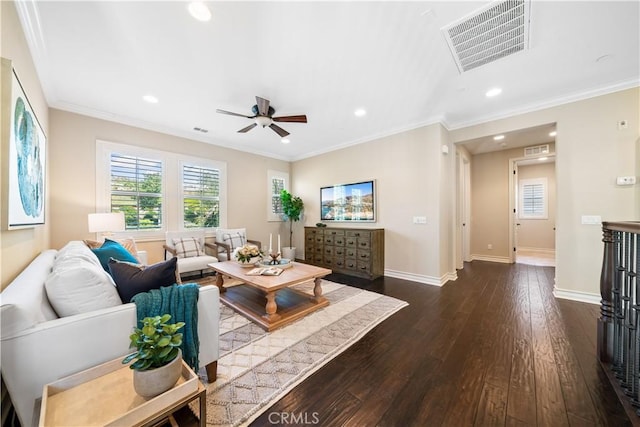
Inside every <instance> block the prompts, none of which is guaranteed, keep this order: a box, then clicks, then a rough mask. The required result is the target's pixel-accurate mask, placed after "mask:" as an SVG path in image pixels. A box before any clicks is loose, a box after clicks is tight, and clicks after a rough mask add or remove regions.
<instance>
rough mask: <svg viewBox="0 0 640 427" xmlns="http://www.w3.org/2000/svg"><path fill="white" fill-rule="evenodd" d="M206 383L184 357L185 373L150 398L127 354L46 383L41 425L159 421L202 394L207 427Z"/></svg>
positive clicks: (202, 421) (148, 423) (203, 419)
mask: <svg viewBox="0 0 640 427" xmlns="http://www.w3.org/2000/svg"><path fill="white" fill-rule="evenodd" d="M206 391H207V390H206V388H205V387H204V385H203V384H202V383H201V382H200V380H199V378H198V376H197V375H196V374H195V373H194V372H193V370H191V368H189V366H188V365H187V364H186V363H185V362H184V361H182V375H181V377H180V379H178V382H177V383H176V385H175V386H174V387H173V388H172V389H170V390H167V391H166V392H164V393H162V394H160V395H158V396H156V397H153V398H151V399H148V400H147V399H145V398H143V397H142V396H139V395H138V394H136V392H135V390H134V388H133V371H132V370H131V369H130V368H129V367H128V366H126V365H123V364H122V358H119V359H116V360H112V361H110V362H107V363H104V364H102V365H99V366H96V367H94V368H91V369H88V370H86V371H82V372H79V373H77V374H74V375H71V376H69V377H66V378H62V379H60V380H58V381H56V382H53V383H51V384H47V385H45V386H44V390H43V393H42V405H41V410H40V424H39V425H40V426H42V427H44V426H60V425H82V426H116V425H117V426H122V425H128V426H153V425H156V424H157V423H158V422H159V421H161V420H163V419H165V418H168V417H169V416H170V415H171V414H172V413H173V412H175V411H177V410H178V409H180V408H182V407H184V406H186V405H188V404H189V403H190V402H192V401H194V400H195V399H199V403H200V405H199V412H200V414H199V415H200V426H201V427H205V426H206V418H207V414H206V411H207V409H206V407H207V403H206V400H207V397H206Z"/></svg>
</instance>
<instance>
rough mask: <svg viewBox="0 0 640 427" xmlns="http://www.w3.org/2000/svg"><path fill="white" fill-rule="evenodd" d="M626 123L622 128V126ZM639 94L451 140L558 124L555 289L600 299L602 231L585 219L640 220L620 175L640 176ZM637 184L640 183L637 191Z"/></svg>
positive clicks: (547, 112) (471, 130)
mask: <svg viewBox="0 0 640 427" xmlns="http://www.w3.org/2000/svg"><path fill="white" fill-rule="evenodd" d="M622 119H625V120H628V121H629V127H628V128H627V129H623V130H618V129H617V122H618V121H619V120H622ZM639 120H640V88H637V87H636V88H633V89H628V90H624V91H620V92H616V93H612V94H608V95H603V96H598V97H594V98H590V99H586V100H582V101H577V102H572V103H568V104H564V105H560V106H557V107H553V108H547V109H543V110H540V111H535V112H531V113H526V114H520V115H517V116H514V117H510V118H505V119H501V120H495V121H491V122H487V123H483V124H480V125H476V126H469V127H466V128H463V129H457V130H454V131H452V132H451V137H452V141H453V142H461V141H466V140H469V139H473V138H477V137H480V136H487V135H494V134H498V133H504V132H508V131H513V130H518V129H524V128H528V127H533V126H538V125H542V124H547V123H557V131H558V135H557V137H556V153H557V157H556V182H557V201H558V204H557V215H556V220H557V221H556V263H557V267H556V290H557V291H558V290H559V291H566V292H573V293H575V292H578V293H580V292H584V293H588V294H591V295H596V294H598V293H599V280H600V264H601V262H602V243H601V240H602V232H601V228H600V227H599V226H597V225H583V224H581V221H580V220H581V215H600V216H601V217H602V219H603V220H604V221H606V220H609V221H624V220H633V219H636V220H637V219H638V215H639V214H640V212H639V211H638V209H637V201H636V198H635V195H636V192H637V189H636V188H634V187H633V186H630V187H618V186H616V185H615V177H616V176H621V175H631V176H635V175H637V173H636V168H635V159H636V144H637V141H638V137H639V135H640V123H639ZM636 186H637V185H636Z"/></svg>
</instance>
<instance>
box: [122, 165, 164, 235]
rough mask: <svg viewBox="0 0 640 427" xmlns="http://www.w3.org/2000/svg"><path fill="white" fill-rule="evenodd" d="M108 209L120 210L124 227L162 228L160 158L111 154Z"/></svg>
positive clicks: (130, 228) (137, 228) (140, 228)
mask: <svg viewBox="0 0 640 427" xmlns="http://www.w3.org/2000/svg"><path fill="white" fill-rule="evenodd" d="M110 158H111V161H110V172H111V179H110V183H111V185H110V187H111V188H110V192H111V212H124V215H125V225H126V229H127V230H153V229H159V228H161V227H162V202H163V201H162V174H163V164H162V161H161V160H155V159H146V158H142V157H135V156H129V155H123V154H118V153H111V156H110Z"/></svg>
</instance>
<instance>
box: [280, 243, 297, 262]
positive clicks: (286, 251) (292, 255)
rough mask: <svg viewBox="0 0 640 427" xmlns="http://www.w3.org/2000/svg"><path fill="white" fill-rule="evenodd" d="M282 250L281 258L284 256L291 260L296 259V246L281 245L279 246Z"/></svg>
mask: <svg viewBox="0 0 640 427" xmlns="http://www.w3.org/2000/svg"><path fill="white" fill-rule="evenodd" d="M281 250H282V258H286V259H289V260H291V261H295V260H296V248H295V246H294V247H289V246H283V247H282V248H281Z"/></svg>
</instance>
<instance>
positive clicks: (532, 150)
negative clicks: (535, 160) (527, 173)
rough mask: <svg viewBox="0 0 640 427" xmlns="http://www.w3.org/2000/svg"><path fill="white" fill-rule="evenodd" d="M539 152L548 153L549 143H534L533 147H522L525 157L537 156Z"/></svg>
mask: <svg viewBox="0 0 640 427" xmlns="http://www.w3.org/2000/svg"><path fill="white" fill-rule="evenodd" d="M540 154H549V144H544V145H536V146H535V147H526V148H525V149H524V156H525V157H532V156H539V155H540Z"/></svg>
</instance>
